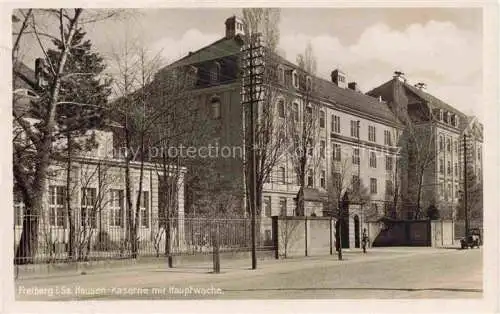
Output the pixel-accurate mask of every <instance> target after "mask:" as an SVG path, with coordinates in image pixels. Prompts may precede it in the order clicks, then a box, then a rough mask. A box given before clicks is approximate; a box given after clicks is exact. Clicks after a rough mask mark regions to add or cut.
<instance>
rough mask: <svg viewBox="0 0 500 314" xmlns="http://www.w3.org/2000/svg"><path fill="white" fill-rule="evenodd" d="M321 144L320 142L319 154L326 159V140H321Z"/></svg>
mask: <svg viewBox="0 0 500 314" xmlns="http://www.w3.org/2000/svg"><path fill="white" fill-rule="evenodd" d="M319 144H320V145H319V154H320V156H321V158H323V159H324V158H325V151H326V142H325V141H323V140H321V141H320V142H319Z"/></svg>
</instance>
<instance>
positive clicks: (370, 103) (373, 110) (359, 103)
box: [313, 77, 400, 124]
mask: <svg viewBox="0 0 500 314" xmlns="http://www.w3.org/2000/svg"><path fill="white" fill-rule="evenodd" d="M313 84H317V85H316V86H317V88H318V92H319V94H320V95H321V97H324V98H326V99H328V100H330V101H332V102H335V103H336V104H338V105H340V106H341V107H346V108H349V109H351V110H354V111H359V112H363V113H365V114H368V115H370V116H374V117H377V118H381V119H384V120H387V121H390V122H392V123H396V124H400V122H399V120H398V119H397V118H396V116H395V115H394V114H393V113H392V111H391V110H390V108H389V106H388V105H387V103H386V102H383V101H382V102H381V101H379V100H378V99H377V98H374V97H372V96H369V95H366V94H363V93H361V92H358V91H355V90H352V89H350V88H341V87H339V86H337V85H336V84H335V83H333V82H330V81H327V80H325V79H322V78H318V77H315V78H314V83H313Z"/></svg>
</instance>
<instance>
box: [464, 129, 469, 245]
mask: <svg viewBox="0 0 500 314" xmlns="http://www.w3.org/2000/svg"><path fill="white" fill-rule="evenodd" d="M467 207H468V206H467V134H465V133H464V211H465V238H466V239H467V237H468V236H469V209H468V208H467Z"/></svg>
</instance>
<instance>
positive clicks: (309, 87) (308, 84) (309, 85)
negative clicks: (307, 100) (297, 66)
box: [306, 76, 312, 91]
mask: <svg viewBox="0 0 500 314" xmlns="http://www.w3.org/2000/svg"><path fill="white" fill-rule="evenodd" d="M306 90H307V91H311V90H312V78H311V77H310V76H307V78H306Z"/></svg>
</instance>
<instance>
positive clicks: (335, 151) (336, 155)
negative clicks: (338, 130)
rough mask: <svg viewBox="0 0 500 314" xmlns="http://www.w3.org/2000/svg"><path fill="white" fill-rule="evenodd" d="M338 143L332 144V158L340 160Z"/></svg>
mask: <svg viewBox="0 0 500 314" xmlns="http://www.w3.org/2000/svg"><path fill="white" fill-rule="evenodd" d="M340 152H341V150H340V144H333V160H335V161H340Z"/></svg>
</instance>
